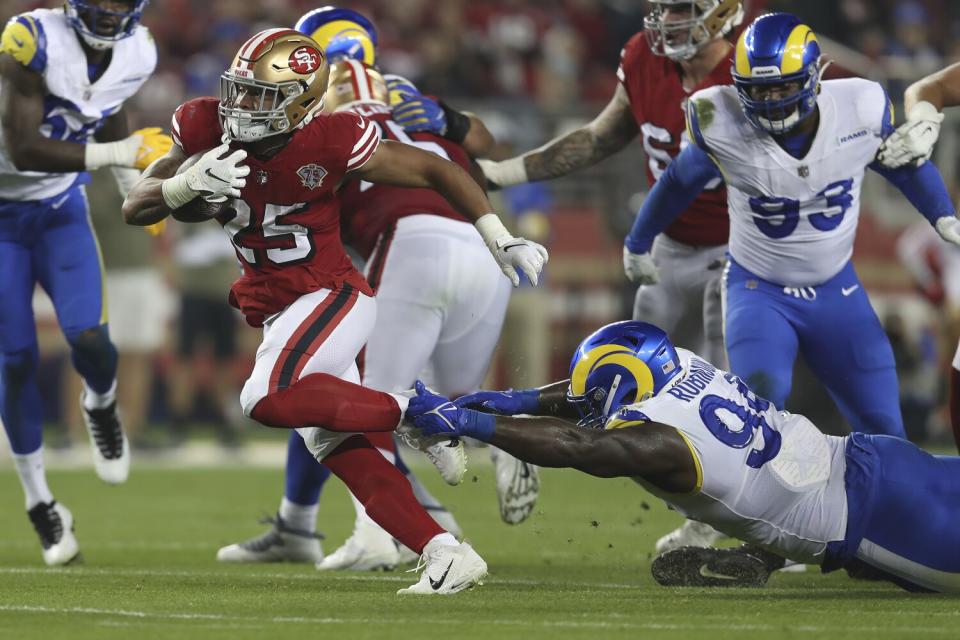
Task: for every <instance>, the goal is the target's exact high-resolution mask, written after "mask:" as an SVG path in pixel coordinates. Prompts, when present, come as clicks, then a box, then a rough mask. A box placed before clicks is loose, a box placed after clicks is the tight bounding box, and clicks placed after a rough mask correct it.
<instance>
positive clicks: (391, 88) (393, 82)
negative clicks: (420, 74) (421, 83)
mask: <svg viewBox="0 0 960 640" xmlns="http://www.w3.org/2000/svg"><path fill="white" fill-rule="evenodd" d="M383 79H384V80H386V82H387V91H388V92H389V94H390V106H391V107H395V106H397V105H398V104H400V103H401V102H404V101H405V100H410V99H411V98H419V97H420V95H421V94H420V89H417V85H415V84H413V83H412V82H410V81H409V80H407V79H406V78H404V77H403V76H398V75H397V74H395V73H388V74H386V75H385V76H383Z"/></svg>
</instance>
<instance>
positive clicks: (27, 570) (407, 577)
mask: <svg viewBox="0 0 960 640" xmlns="http://www.w3.org/2000/svg"><path fill="white" fill-rule="evenodd" d="M17 574H20V575H42V574H51V575H55V574H70V575H73V576H76V577H83V576H85V575H89V576H117V577H129V578H141V577H150V576H154V577H159V578H221V579H227V580H237V579H241V580H264V579H268V580H312V581H318V582H320V581H326V580H346V581H353V580H356V581H362V582H410V583H413V582H415V581H416V578H415V576H414V574H413V573H408V572H406V571H401V572H398V573H397V574H395V575H375V574H368V575H363V574H360V575H357V574H343V573H327V572H318V571H307V572H306V573H295V572H291V573H259V572H251V573H240V572H236V573H235V572H229V571H180V570H171V569H105V568H91V567H0V575H17ZM486 584H503V585H511V586H523V587H526V586H529V587H546V586H553V587H570V588H576V589H582V588H591V589H643V588H646V587H645V586H644V585H640V584H620V583H616V582H586V583H584V582H554V581H542V580H524V579H511V578H507V579H503V580H500V579H497V578H488V579H487V580H486Z"/></svg>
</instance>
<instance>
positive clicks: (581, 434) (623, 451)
mask: <svg viewBox="0 0 960 640" xmlns="http://www.w3.org/2000/svg"><path fill="white" fill-rule="evenodd" d="M489 442H490V444H492V445H494V446H496V447H499V448H500V449H503V450H504V451H506V452H507V453H509V454H511V455H513V456H516V457H517V458H520V459H521V460H524V461H526V462H529V463H532V464H535V465H538V466H541V467H570V468H573V469H577V470H578V471H582V472H584V473H587V474H590V475H592V476H597V477H600V478H616V477H621V476H627V477H634V476H640V477H643V478H647V479H649V480H651V481H652V482H654V483H655V484H656V485H657V486H659V487H661V488H662V489H664V490H665V491H670V492H674V493H684V492H688V491H691V490H693V489H694V487H696V484H697V469H696V463H695V462H694V460H693V457H692V455H691V453H690V450H689V448H688V447H687V445H686V443H685V442H684V441H683V439H682V438H681V437H680V436H679V434H678V433H677V431H676V429H674V428H672V427H668V426H666V425H662V424H657V423H647V424H643V425H641V426H636V427H627V428H624V429H614V430H612V431H600V430H597V429H586V428H583V427H577V426H575V425H573V424H571V423H569V422H567V421H564V420H561V419H558V418H509V417H498V418H497V421H496V428H495V429H494V432H493V437H492V438H491V439H490V441H489Z"/></svg>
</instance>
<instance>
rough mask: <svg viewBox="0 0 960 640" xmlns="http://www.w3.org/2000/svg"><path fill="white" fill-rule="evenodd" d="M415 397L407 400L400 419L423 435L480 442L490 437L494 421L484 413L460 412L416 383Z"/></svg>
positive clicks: (422, 385) (465, 410)
mask: <svg viewBox="0 0 960 640" xmlns="http://www.w3.org/2000/svg"><path fill="white" fill-rule="evenodd" d="M415 388H416V390H417V395H415V396H414V397H412V398H410V403H409V404H408V405H407V410H406V412H405V413H404V418H405V419H406V420H407V421H408V422H411V423H413V426H415V427H416V428H417V429H419V430H420V432H421V433H423V435H425V436H428V437H429V436H446V437H456V436H470V437H472V438H476V439H478V440H482V441H483V442H489V441H490V438H491V437H493V429H494V426H495V424H496V419H495V418H494V417H493V416H492V415H490V414H487V413H479V412H477V411H470V410H469V409H461V408H460V407H458V406H457V405H455V404H454V403H452V402H450V401H449V400H448V399H446V398H444V397H443V396H440V395H437V394H435V393H432V392H430V391H429V390H428V389H427V388H426V386H424V384H423V383H422V382H420V381H419V380H417V384H416V386H415Z"/></svg>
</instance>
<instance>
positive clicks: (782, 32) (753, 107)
mask: <svg viewBox="0 0 960 640" xmlns="http://www.w3.org/2000/svg"><path fill="white" fill-rule="evenodd" d="M733 82H734V84H735V85H736V86H737V94H738V95H739V97H740V104H741V106H742V107H743V112H744V113H745V114H746V116H747V118H748V119H749V120H750V122H752V123H753V124H754V126H757V127H759V128H761V129H763V130H764V131H768V132H770V133H774V134H782V133H785V132H787V131H789V130H790V129H792V128H794V127H795V126H797V125H798V124H799V123H800V121H802V120H803V119H804V118H806V117H808V116H809V115H810V114H812V113H813V112H814V109H816V106H817V94H818V93H819V92H820V45H819V43H818V42H817V36H816V35H814V33H813V31H812V30H811V29H810V27H808V26H807V25H805V24H802V23H801V22H800V20H799V19H798V18H797V17H796V16H793V15H790V14H789V13H771V14H768V15H765V16H760V17H759V18H757V19H756V20H754V21H753V24H751V25H750V26H749V27H747V29H746V30H745V31H744V32H743V34H741V36H740V39H739V40H738V41H737V50H736V57H735V60H734V66H733Z"/></svg>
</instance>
